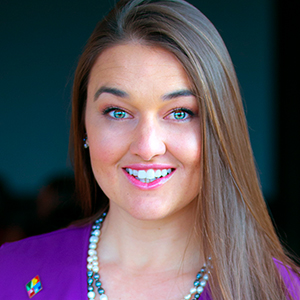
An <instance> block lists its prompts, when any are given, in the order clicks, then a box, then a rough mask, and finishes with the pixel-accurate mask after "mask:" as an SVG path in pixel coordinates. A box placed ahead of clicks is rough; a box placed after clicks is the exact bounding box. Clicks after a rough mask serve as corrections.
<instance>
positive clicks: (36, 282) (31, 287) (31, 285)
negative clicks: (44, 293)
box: [26, 275, 43, 298]
mask: <svg viewBox="0 0 300 300" xmlns="http://www.w3.org/2000/svg"><path fill="white" fill-rule="evenodd" d="M42 288H43V287H42V284H41V280H40V277H39V276H38V275H37V276H35V277H34V278H33V279H31V280H30V281H29V282H28V283H27V284H26V290H27V293H28V297H29V298H32V297H33V296H35V295H36V294H37V293H38V292H39V291H41V290H42Z"/></svg>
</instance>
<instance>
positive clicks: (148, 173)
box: [125, 168, 175, 183]
mask: <svg viewBox="0 0 300 300" xmlns="http://www.w3.org/2000/svg"><path fill="white" fill-rule="evenodd" d="M174 170H175V169H148V170H135V169H130V168H126V169H125V171H126V172H127V173H128V174H129V175H131V176H133V177H134V178H135V179H137V180H139V181H140V182H143V183H150V182H153V181H155V180H157V179H159V178H163V177H166V176H168V175H169V174H171V173H172V172H173V171H174Z"/></svg>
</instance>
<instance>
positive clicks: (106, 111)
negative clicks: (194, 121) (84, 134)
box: [102, 106, 195, 121]
mask: <svg viewBox="0 0 300 300" xmlns="http://www.w3.org/2000/svg"><path fill="white" fill-rule="evenodd" d="M116 111H118V112H120V113H124V114H127V115H129V116H130V114H129V113H128V112H126V111H124V110H123V109H121V108H119V107H115V106H110V107H106V108H105V109H104V110H103V111H102V114H103V115H109V114H110V113H111V112H116ZM180 112H183V113H185V114H188V116H187V117H186V118H183V119H176V118H175V117H174V118H172V119H173V120H176V121H186V120H188V119H190V118H192V117H194V116H195V114H194V113H193V112H192V111H191V110H190V109H187V108H184V107H176V108H174V109H173V110H172V111H171V112H170V113H169V114H168V115H167V117H169V116H170V115H172V114H175V113H180ZM109 116H110V117H111V118H113V119H115V120H122V119H125V117H122V118H117V117H116V116H113V115H109Z"/></svg>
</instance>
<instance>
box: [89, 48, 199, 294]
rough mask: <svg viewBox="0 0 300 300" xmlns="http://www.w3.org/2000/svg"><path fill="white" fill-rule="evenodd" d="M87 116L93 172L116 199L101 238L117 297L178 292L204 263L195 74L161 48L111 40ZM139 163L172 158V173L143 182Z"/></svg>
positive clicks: (110, 287)
mask: <svg viewBox="0 0 300 300" xmlns="http://www.w3.org/2000/svg"><path fill="white" fill-rule="evenodd" d="M182 108H183V110H182ZM85 125H86V132H87V137H88V143H89V151H90V157H91V165H92V169H93V172H94V175H95V178H96V180H97V182H98V184H99V185H100V187H101V188H102V190H103V191H104V192H105V193H106V195H107V196H108V198H109V199H110V211H109V214H108V216H107V219H106V221H105V223H104V227H103V230H102V235H101V241H100V243H99V246H98V252H99V257H100V265H101V271H100V272H101V275H102V276H103V278H104V279H103V280H102V281H103V285H104V287H106V289H107V291H109V292H107V295H108V296H109V299H127V298H133V299H135V298H137V297H136V295H137V293H138V295H139V296H140V297H139V298H142V299H156V298H157V293H159V292H160V293H161V295H164V296H163V297H162V298H161V299H180V297H182V296H184V295H185V294H187V293H188V291H189V289H190V288H191V286H192V282H193V280H194V278H195V275H196V273H197V271H199V269H200V268H201V266H202V264H203V262H204V259H203V258H202V257H201V254H199V253H200V249H199V246H198V243H197V242H196V241H195V239H194V237H193V235H192V230H191V228H193V224H194V223H193V222H194V211H195V203H196V198H197V196H198V193H199V189H200V158H201V133H200V117H199V109H198V102H197V100H196V98H195V97H194V96H193V94H192V91H191V84H190V82H189V80H188V77H187V74H186V73H185V71H184V69H183V67H182V66H181V64H180V63H179V61H178V60H177V59H176V57H175V56H174V55H173V54H171V53H169V52H168V51H166V50H164V49H161V48H157V47H149V46H144V45H140V44H137V43H129V44H125V45H118V46H114V47H112V48H109V49H107V50H105V51H104V52H103V53H102V54H101V55H100V56H99V58H98V59H97V61H96V63H95V65H94V67H93V68H92V70H91V74H90V79H89V83H88V96H87V105H86V112H85ZM132 164H135V165H136V164H138V165H141V166H144V167H145V168H146V167H147V166H148V165H150V164H164V165H168V166H170V167H171V168H172V170H174V172H173V173H172V176H170V179H169V180H168V181H167V182H165V183H164V184H163V185H161V186H159V187H157V188H154V189H149V190H143V189H140V188H138V187H136V186H135V185H133V184H132V183H131V182H130V180H128V178H127V177H126V176H125V174H124V168H125V167H127V166H128V165H132ZM116 220H117V222H116ZM174 249H176V251H174ZM195 253H196V255H195ZM179 269H181V276H180V283H179V282H178V278H179V277H178V272H179ZM105 278H109V280H107V281H106V280H105ZM124 278H127V279H128V280H126V282H124ZM151 284H152V285H153V286H155V289H151V288H150V289H149V287H150V286H151Z"/></svg>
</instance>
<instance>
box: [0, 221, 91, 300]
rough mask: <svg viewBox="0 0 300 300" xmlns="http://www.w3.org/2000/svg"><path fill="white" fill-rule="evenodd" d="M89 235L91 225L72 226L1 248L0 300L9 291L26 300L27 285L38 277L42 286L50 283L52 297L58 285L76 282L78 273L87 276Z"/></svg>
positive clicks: (49, 288)
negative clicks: (86, 261) (70, 281)
mask: <svg viewBox="0 0 300 300" xmlns="http://www.w3.org/2000/svg"><path fill="white" fill-rule="evenodd" d="M89 232H90V225H85V226H80V227H75V226H72V227H69V228H66V229H62V230H58V231H54V232H51V233H48V234H43V235H39V236H34V237H30V238H27V239H24V240H21V241H17V242H14V243H8V244H4V245H2V246H1V248H0V298H1V296H4V295H6V294H5V291H8V290H10V291H11V293H16V294H10V297H11V298H14V299H23V298H22V296H24V295H25V296H26V297H27V298H28V296H27V294H26V289H25V285H26V284H27V283H28V282H29V281H30V280H31V279H33V278H34V277H36V276H37V275H38V276H39V277H40V279H41V283H42V285H45V284H47V285H48V290H51V289H52V290H53V295H54V294H55V292H54V291H55V289H57V287H56V288H55V283H56V284H57V283H58V282H64V281H65V282H66V283H65V284H67V281H68V280H67V278H68V277H69V280H70V279H71V278H72V281H74V280H75V278H73V277H74V276H75V274H77V277H79V276H85V265H86V263H85V260H86V253H87V248H88V238H89ZM72 276H73V277H72ZM75 281H76V280H75ZM84 282H85V280H84V279H83V283H84ZM59 285H62V284H61V283H60V284H59ZM18 287H19V289H20V290H22V292H21V294H19V292H18V291H17V290H18ZM24 292H25V294H24ZM12 296H14V297H12ZM25 296H24V297H25ZM16 297H17V298H16ZM1 299H2V298H1ZM8 299H10V298H8ZM24 299H26V298H24ZM47 299H52V298H47ZM53 299H54V298H53Z"/></svg>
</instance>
